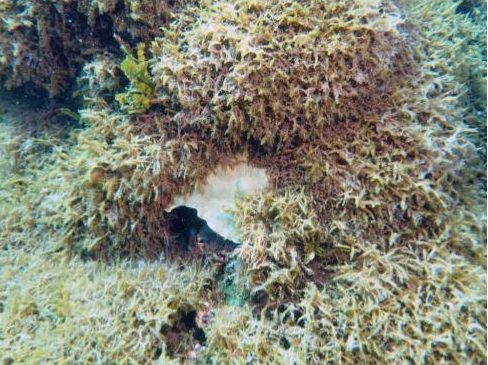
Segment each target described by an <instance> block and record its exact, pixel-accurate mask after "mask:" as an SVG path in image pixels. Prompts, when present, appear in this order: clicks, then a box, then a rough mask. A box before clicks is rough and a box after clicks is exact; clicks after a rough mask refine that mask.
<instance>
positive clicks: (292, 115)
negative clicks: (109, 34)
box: [0, 0, 486, 364]
mask: <svg viewBox="0 0 488 365" xmlns="http://www.w3.org/2000/svg"><path fill="white" fill-rule="evenodd" d="M137 4H139V5H138V6H140V7H137V6H136V5H137ZM144 4H146V3H145V2H140V3H139V2H115V3H113V4H112V3H111V4H109V3H103V4H102V3H98V2H97V3H95V2H91V3H89V4H88V5H86V4H84V5H83V6H82V5H81V4H80V3H75V2H73V3H70V2H68V3H63V4H62V5H61V4H58V3H56V2H54V3H53V5H52V6H53V7H54V9H56V12H57V13H59V14H64V12H63V10H62V9H65V8H66V7H69V6H72V7H73V9H76V11H77V14H78V13H80V14H89V16H88V15H87V17H88V18H87V19H104V20H106V21H110V22H111V24H112V25H111V27H114V28H115V29H121V28H120V27H124V26H126V27H127V29H129V32H130V33H131V36H130V37H124V38H120V39H115V38H114V39H113V41H114V42H112V41H111V42H108V43H103V44H102V43H100V47H102V49H100V52H99V51H94V52H93V53H90V55H89V56H88V55H87V57H86V58H85V56H83V57H81V58H76V57H75V58H70V60H75V59H76V61H73V62H75V63H76V66H73V67H74V69H76V70H77V71H76V72H74V73H73V74H72V76H70V77H68V78H67V80H68V79H69V80H70V81H69V83H70V84H72V85H76V86H73V87H75V88H76V93H77V95H80V96H82V97H83V100H84V105H83V108H82V109H81V110H79V112H78V115H74V114H73V113H72V112H70V111H69V110H64V109H59V110H58V112H57V114H56V113H55V115H56V116H57V122H54V119H53V120H47V121H41V120H39V121H37V123H35V122H34V121H33V120H31V119H32V118H30V117H28V116H26V117H25V118H22V119H23V120H22V121H19V120H18V118H17V119H16V118H14V117H13V116H12V115H9V114H6V115H5V117H4V119H5V121H3V122H2V123H1V124H0V127H1V130H0V133H1V135H2V148H3V151H2V152H4V153H2V155H1V158H0V166H1V168H2V171H5V172H6V173H5V174H2V175H1V176H0V184H1V185H0V186H1V187H2V188H1V190H0V197H1V198H2V199H1V200H0V201H1V203H0V218H1V221H0V238H1V247H2V250H1V251H0V263H1V265H0V277H2V279H3V280H0V302H1V303H0V304H1V305H0V308H1V310H0V322H1V323H0V324H1V325H0V328H1V329H0V337H1V342H0V343H1V345H0V346H2V348H1V350H2V351H0V353H2V354H5V355H2V356H4V358H3V361H6V362H7V363H8V362H11V361H15V362H19V363H22V362H26V363H30V362H43V361H44V362H55V363H57V362H62V361H68V362H75V363H76V362H87V361H88V362H99V363H111V362H114V363H127V364H130V363H164V364H167V363H187V362H195V363H202V364H204V363H210V364H226V363H236V364H276V363H285V364H324V363H326V364H336V363H346V364H355V363H368V364H382V363H385V364H387V363H413V364H437V363H458V364H461V363H476V364H478V363H480V364H481V363H483V362H485V361H486V348H485V345H484V344H485V343H486V282H485V280H486V243H485V242H486V216H485V214H486V194H485V188H486V170H485V168H486V167H485V166H484V164H485V160H484V156H485V155H486V136H485V135H484V134H483V133H484V130H485V128H486V119H485V118H486V104H485V96H486V58H485V53H486V39H485V37H486V35H485V32H484V29H485V27H486V5H485V4H484V3H481V2H477V1H462V2H461V1H441V0H434V1H430V2H428V3H426V2H424V1H420V0H419V1H413V2H412V1H409V2H403V1H400V2H395V3H393V2H388V1H375V0H362V1H352V0H351V1H349V0H341V1H319V0H315V1H314V0H311V1H304V2H298V1H286V0H268V1H259V2H258V1H253V0H240V1H232V2H231V1H216V2H213V1H202V2H199V5H198V6H195V5H194V4H192V3H187V2H184V3H180V4H179V5H178V6H177V7H175V6H173V5H168V6H169V9H172V10H171V11H173V10H174V9H177V11H176V10H175V11H174V12H173V13H172V15H171V16H170V15H168V16H166V15H161V14H166V13H164V12H153V13H154V14H153V16H155V17H152V18H145V17H143V15H144V13H140V14H141V17H140V18H138V17H137V16H134V14H135V13H137V11H139V10H140V11H141V12H143V11H145V10H148V9H151V8H150V7H149V5H147V4H146V5H144ZM148 4H149V3H148ZM161 4H165V3H161ZM168 4H169V3H168ZM17 6H18V4H17V3H16V4H10V5H9V3H7V5H5V6H4V8H2V9H1V11H3V12H4V14H7V15H8V18H7V19H11V17H13V18H12V19H14V18H15V19H17V17H20V18H22V19H27V18H28V17H29V16H31V15H32V14H37V13H35V12H33V13H31V15H29V14H30V13H28V12H27V13H26V14H28V15H25V14H24V13H21V12H19V11H18V10H19V8H18V7H17ZM146 6H147V7H146ZM26 9H36V6H35V5H32V8H26ZM39 9H41V8H39ZM43 9H44V8H43ZM45 9H49V7H47V8H45ZM60 9H61V10H60ZM138 9H139V10H138ZM144 9H145V10H144ZM38 11H40V10H38ZM43 11H45V10H43ZM168 11H170V10H168ZM57 13H56V14H57ZM49 14H51V13H49ZM168 14H169V13H168ZM26 16H27V18H24V17H26ZM90 16H92V17H93V18H90ZM41 18H42V17H41ZM29 19H30V18H29ZM170 19H171V20H173V21H172V22H170V23H169V22H168V20H170ZM91 22H93V21H88V20H87V24H88V26H90V24H92V23H91ZM140 22H143V23H144V26H143V27H141V28H139V27H137V26H136V25H141V24H140ZM95 23H96V21H95ZM95 23H93V24H95ZM5 24H8V22H7V23H4V25H3V26H5ZM38 24H41V22H39V23H38ZM53 24H54V25H53V26H55V28H56V32H52V33H50V34H58V35H60V34H64V32H65V29H64V28H63V26H65V25H66V24H67V23H66V22H60V23H53ZM62 24H64V25H63V26H61V25H62ZM160 26H164V28H163V29H161V30H159V27H160ZM26 29H30V28H29V26H28V24H27V25H22V26H19V27H18V28H14V29H12V30H11V31H10V33H3V34H2V35H3V36H4V37H5V38H4V40H5V39H9V38H8V37H19V39H20V40H22V41H25V40H29V39H31V38H29V37H27V33H25V34H24V33H21V32H23V31H25V30H26ZM36 29H38V28H36ZM83 29H85V28H83ZM136 29H141V32H140V33H137V34H136V33H133V32H135V31H136ZM19 32H20V33H19ZM28 34H31V33H28ZM58 35H56V37H58ZM2 39H3V38H2ZM118 43H120V45H121V46H122V51H118V47H119V44H118ZM36 44H37V46H36V47H38V48H35V47H34V48H32V50H35V49H37V50H42V49H43V47H45V46H42V44H41V43H36ZM5 47H6V46H5ZM5 47H4V49H7V51H5V50H4V51H3V52H4V55H5V56H4V58H3V60H4V61H5V60H7V61H5V62H4V65H5V69H4V70H5V72H7V70H14V68H12V67H13V65H14V64H15V62H14V61H17V62H19V63H18V64H19V65H20V64H21V65H23V66H22V67H25V68H26V79H25V80H27V81H26V82H27V83H26V84H25V85H27V84H28V82H29V81H32V82H34V83H35V84H36V83H37V84H38V86H39V85H41V86H42V85H43V87H45V86H46V84H45V81H40V82H39V83H38V81H36V80H42V77H44V76H42V75H41V74H38V73H37V72H38V70H37V69H35V68H31V67H30V66H29V64H27V63H23V62H24V61H23V60H24V57H23V56H19V55H20V54H17V56H16V54H14V53H11V52H10V49H9V48H8V47H7V48H5ZM107 47H108V48H107ZM111 47H115V48H116V49H115V50H113V51H112V48H111ZM62 49H63V50H64V51H65V52H67V50H68V49H69V47H68V46H66V47H64V48H62ZM92 50H95V48H93V49H92ZM9 52H10V53H9ZM45 54H46V55H49V53H48V52H47V53H45ZM60 54H61V55H62V54H65V53H63V52H61V53H60ZM33 55H36V53H35V52H34V53H33ZM18 56H19V57H18ZM9 57H10V58H9ZM47 60H48V58H47V59H46V60H45V61H47ZM53 64H56V63H53ZM68 69H69V68H68ZM19 70H20V69H19ZM5 75H9V76H5V77H6V78H5V80H4V81H5V82H6V85H7V86H13V85H14V84H11V83H12V82H13V81H12V80H9V77H14V78H15V72H13V73H12V72H10V73H5ZM76 75H77V77H76V82H75V79H74V78H75V76H76ZM124 77H125V79H124ZM23 84H24V81H22V82H21V83H18V84H16V85H15V86H21V85H23ZM66 85H67V84H66ZM51 86H52V85H51ZM51 86H49V87H48V88H47V89H49V90H50V91H51V95H55V93H53V92H52V90H55V89H53V88H51ZM58 90H61V89H58ZM7 108H9V107H8V106H7ZM31 115H32V114H31ZM78 117H79V121H80V123H81V126H80V125H78V124H77V123H72V125H73V126H74V127H70V125H69V124H68V123H67V121H68V120H69V119H73V118H74V119H77V118H78ZM242 155H245V156H247V158H248V163H249V164H250V165H253V166H257V167H262V168H265V169H266V171H267V174H268V176H269V178H270V180H271V182H272V186H271V188H269V189H268V190H267V191H263V192H261V193H259V194H255V195H252V196H245V197H241V198H240V199H239V201H238V204H237V208H236V210H235V211H234V212H233V215H234V222H235V224H236V225H237V227H238V229H239V234H240V245H239V247H238V248H237V249H236V250H235V253H234V255H233V257H232V258H231V260H230V262H228V264H227V266H226V267H223V268H222V267H215V266H214V265H213V264H212V263H211V262H206V261H202V260H201V259H200V258H197V257H195V258H194V259H189V260H188V257H180V258H179V259H178V258H174V257H170V256H173V255H169V254H168V253H169V252H171V253H174V252H175V247H177V246H176V245H178V242H176V238H175V237H174V236H173V235H172V232H171V227H170V224H169V222H170V217H169V215H168V214H169V213H167V210H168V209H169V208H170V207H171V205H172V203H173V200H174V199H175V197H176V196H178V195H185V194H188V193H190V192H191V191H192V190H194V189H195V188H196V187H198V186H201V185H202V184H204V182H205V178H206V177H207V176H208V175H209V174H210V173H211V172H212V171H214V170H215V169H216V167H217V166H218V165H221V166H232V165H233V164H234V163H236V162H235V159H234V157H235V156H242ZM40 283H42V284H43V285H40ZM80 288H83V290H80ZM94 312H97V313H101V315H100V317H93V316H91V315H90V313H94ZM87 318H89V319H87ZM20 339H21V340H20ZM53 344H56V345H55V346H53ZM54 347H55V348H54Z"/></svg>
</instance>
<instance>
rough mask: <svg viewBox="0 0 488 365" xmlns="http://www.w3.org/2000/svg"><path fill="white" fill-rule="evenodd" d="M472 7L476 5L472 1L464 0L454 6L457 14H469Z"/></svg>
mask: <svg viewBox="0 0 488 365" xmlns="http://www.w3.org/2000/svg"><path fill="white" fill-rule="evenodd" d="M474 7H476V4H475V3H474V1H472V0H464V1H463V2H461V3H460V4H459V5H458V7H457V8H456V13H457V14H466V15H471V13H472V11H473V8H474Z"/></svg>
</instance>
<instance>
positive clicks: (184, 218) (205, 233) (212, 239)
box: [167, 205, 237, 257]
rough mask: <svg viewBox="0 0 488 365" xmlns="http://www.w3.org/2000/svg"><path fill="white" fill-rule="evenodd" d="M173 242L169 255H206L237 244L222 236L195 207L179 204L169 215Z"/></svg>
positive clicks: (231, 247) (227, 250)
mask: <svg viewBox="0 0 488 365" xmlns="http://www.w3.org/2000/svg"><path fill="white" fill-rule="evenodd" d="M168 218H169V230H170V234H171V236H172V237H173V239H172V241H173V244H171V245H170V247H168V248H167V249H168V255H169V257H191V256H195V255H199V256H206V255H209V254H219V253H222V252H230V251H232V250H234V248H235V247H236V246H237V244H236V243H235V242H233V241H231V240H228V239H226V238H225V237H222V236H221V235H220V234H218V233H217V232H215V231H214V230H213V229H211V228H210V227H209V226H208V224H207V222H206V221H205V220H204V219H202V218H200V217H199V216H198V211H197V210H196V209H195V208H191V207H187V206H184V205H182V206H178V207H176V208H174V209H173V210H171V212H169V215H168Z"/></svg>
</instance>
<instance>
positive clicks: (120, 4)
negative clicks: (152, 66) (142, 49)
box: [0, 0, 187, 98]
mask: <svg viewBox="0 0 488 365" xmlns="http://www.w3.org/2000/svg"><path fill="white" fill-rule="evenodd" d="M186 3H187V2H186V1H178V2H173V1H148V0H127V1H125V0H120V1H118V0H89V1H74V0H68V1H56V0H48V1H44V0H34V1H31V0H21V1H13V0H5V1H3V2H2V4H0V16H1V18H2V23H1V24H0V34H1V36H0V78H1V80H2V82H3V83H4V85H6V86H7V87H8V88H18V87H24V88H26V87H35V89H36V90H37V91H38V92H42V91H44V92H46V93H47V94H48V95H50V96H51V97H58V98H62V97H64V98H66V96H67V95H66V93H67V92H68V96H69V92H71V91H72V88H73V84H74V81H75V79H76V77H77V76H78V74H79V71H80V68H81V67H83V65H84V64H85V63H86V62H87V61H89V60H90V59H92V58H93V57H99V56H102V55H104V54H105V55H108V56H112V57H119V56H120V43H122V44H131V43H133V42H137V41H141V40H147V39H150V38H151V37H155V36H156V35H158V34H159V33H160V31H159V29H160V27H162V26H164V25H165V24H167V23H168V22H170V21H171V20H173V19H174V13H175V12H177V10H178V8H180V7H181V6H184V4H186Z"/></svg>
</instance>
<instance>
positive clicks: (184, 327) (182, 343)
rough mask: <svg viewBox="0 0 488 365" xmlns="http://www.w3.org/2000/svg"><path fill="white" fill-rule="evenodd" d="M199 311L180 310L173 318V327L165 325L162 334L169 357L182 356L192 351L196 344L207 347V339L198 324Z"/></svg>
mask: <svg viewBox="0 0 488 365" xmlns="http://www.w3.org/2000/svg"><path fill="white" fill-rule="evenodd" d="M196 319H197V311H196V310H194V309H187V310H182V309H181V310H179V311H178V312H177V313H176V314H175V316H174V317H173V321H172V322H173V325H172V326H170V325H168V324H165V325H163V326H162V327H161V330H160V333H161V334H162V335H163V336H164V337H165V343H166V346H167V351H168V355H169V356H175V355H182V354H184V353H185V352H187V351H189V350H191V348H193V346H194V345H195V344H196V343H199V344H200V345H202V346H203V345H205V344H206V341H207V338H206V336H205V332H204V331H203V329H201V328H200V327H198V324H197V322H196Z"/></svg>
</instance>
